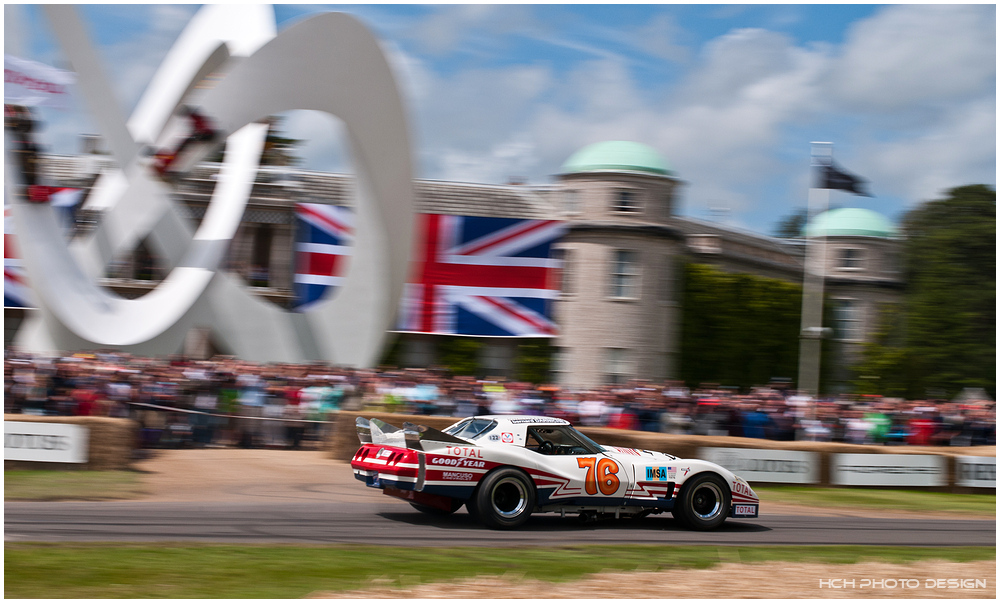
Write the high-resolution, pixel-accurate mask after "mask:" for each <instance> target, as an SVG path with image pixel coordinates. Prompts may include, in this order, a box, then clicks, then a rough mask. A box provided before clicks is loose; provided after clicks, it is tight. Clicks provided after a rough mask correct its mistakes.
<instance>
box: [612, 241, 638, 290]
mask: <svg viewBox="0 0 1000 603" xmlns="http://www.w3.org/2000/svg"><path fill="white" fill-rule="evenodd" d="M611 297H619V298H628V299H637V298H638V297H639V254H638V253H637V252H635V251H628V250H625V249H616V250H615V252H614V257H613V258H612V263H611Z"/></svg>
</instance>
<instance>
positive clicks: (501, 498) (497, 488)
mask: <svg viewBox="0 0 1000 603" xmlns="http://www.w3.org/2000/svg"><path fill="white" fill-rule="evenodd" d="M473 498H474V501H475V502H474V504H472V505H467V507H468V508H469V509H470V510H475V513H476V515H477V516H478V519H479V521H481V522H482V523H483V524H484V525H486V526H487V527H490V528H493V529H496V530H510V529H514V528H518V527H520V526H522V525H524V523H525V522H527V521H528V517H530V516H531V512H532V511H533V510H534V508H535V484H534V483H532V481H531V478H529V477H528V476H527V475H525V474H524V472H522V471H519V470H517V469H514V468H511V467H508V468H505V469H498V470H497V471H494V472H493V473H490V474H489V475H487V476H486V478H485V479H483V481H482V482H481V483H480V484H479V488H478V489H477V490H476V493H475V495H474V497H473Z"/></svg>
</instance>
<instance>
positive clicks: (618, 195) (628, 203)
mask: <svg viewBox="0 0 1000 603" xmlns="http://www.w3.org/2000/svg"><path fill="white" fill-rule="evenodd" d="M611 211H620V212H627V213H637V212H638V211H639V194H638V193H637V192H636V191H634V190H630V189H625V188H622V189H618V190H616V191H615V192H614V196H613V197H612V202H611Z"/></svg>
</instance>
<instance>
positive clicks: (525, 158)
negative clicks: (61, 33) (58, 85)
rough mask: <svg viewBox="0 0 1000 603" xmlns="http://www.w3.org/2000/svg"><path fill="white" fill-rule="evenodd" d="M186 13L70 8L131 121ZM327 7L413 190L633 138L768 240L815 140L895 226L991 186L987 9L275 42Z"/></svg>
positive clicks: (439, 17)
mask: <svg viewBox="0 0 1000 603" xmlns="http://www.w3.org/2000/svg"><path fill="white" fill-rule="evenodd" d="M197 8H198V7H197V5H92V6H91V5H84V6H80V7H79V9H80V10H81V13H82V14H83V16H84V20H85V22H86V23H87V25H88V27H90V32H91V36H92V38H93V39H94V40H95V41H96V43H97V46H98V48H99V50H100V52H101V55H102V57H103V59H104V61H105V64H106V66H107V67H108V70H109V73H113V74H114V78H113V79H114V82H115V85H116V92H117V94H118V97H119V99H120V102H121V103H122V106H123V107H124V108H126V110H131V108H132V107H134V105H135V103H136V102H137V101H138V99H139V96H140V95H141V93H142V90H143V89H144V88H145V86H146V84H147V83H148V81H149V79H150V78H151V77H152V75H153V73H154V71H155V69H156V68H157V66H158V65H159V63H160V61H162V59H163V56H164V55H165V54H166V52H167V51H168V50H169V48H170V46H171V44H172V43H173V41H174V40H175V39H176V37H177V35H178V34H179V33H180V31H181V30H182V28H183V27H184V25H185V24H186V22H187V21H188V19H190V17H191V15H192V14H193V13H194V12H195V11H196V10H197ZM326 10H340V11H344V12H349V13H352V14H354V15H356V16H358V17H359V18H360V19H361V20H362V21H363V22H365V23H366V24H367V25H368V26H369V27H371V28H372V30H373V31H374V32H375V33H376V35H377V36H378V37H379V39H380V40H381V41H382V43H383V46H384V48H385V50H386V52H387V54H388V56H389V58H390V61H391V63H392V64H393V66H394V69H395V70H396V73H397V76H398V77H399V80H400V85H401V88H402V90H403V94H404V97H405V99H406V102H407V106H408V108H409V111H410V117H411V127H412V129H413V133H414V147H415V148H414V157H415V160H416V164H417V174H418V176H419V177H422V178H431V179H440V180H456V181H467V182H484V183H502V182H506V181H507V180H508V179H510V178H512V177H518V178H526V179H527V180H528V182H529V183H532V184H545V183H550V182H552V181H553V176H554V175H555V174H557V173H558V172H559V168H560V166H561V165H562V162H563V161H565V160H566V159H567V158H568V157H569V156H570V155H571V154H572V153H573V152H574V151H576V150H577V149H579V148H581V147H582V146H584V145H586V144H589V143H592V142H598V141H601V140H635V141H637V142H642V143H644V144H648V145H650V146H652V147H653V148H655V149H657V150H658V151H660V152H661V153H662V154H663V155H664V156H665V157H666V159H667V161H668V163H670V164H671V165H672V166H673V168H674V169H675V170H676V172H677V175H678V176H679V177H680V178H681V179H682V180H683V181H684V182H685V185H684V187H683V188H682V190H681V197H680V209H679V211H680V212H681V213H682V214H685V215H691V216H695V217H700V218H708V217H709V216H710V215H712V214H711V213H710V208H723V209H725V210H727V211H726V212H723V213H722V214H716V218H715V219H720V220H725V221H727V222H729V223H731V224H733V225H736V226H741V227H744V228H749V229H751V230H755V231H758V232H765V233H769V232H771V231H772V230H773V228H774V225H775V224H776V223H777V222H778V221H779V220H780V219H781V218H782V217H783V216H785V215H787V214H788V213H790V212H791V211H793V210H794V209H795V208H797V207H802V206H804V205H805V199H806V195H807V188H808V178H809V174H808V165H809V150H810V147H809V143H810V141H813V140H824V141H831V142H833V143H834V144H835V157H836V159H837V160H838V162H839V163H840V164H841V165H843V166H844V167H845V168H846V169H848V170H849V171H851V172H853V173H855V174H858V175H860V176H863V177H865V178H866V179H868V180H869V181H870V184H869V188H870V189H871V190H872V192H873V193H874V194H875V196H876V197H875V198H874V199H867V198H861V197H854V196H850V195H847V194H843V193H834V195H833V201H834V203H837V204H840V205H848V206H858V207H867V208H869V209H873V210H876V211H879V212H881V213H884V214H886V215H887V216H889V217H890V218H893V219H898V218H899V217H900V216H901V215H902V213H903V212H905V211H906V210H907V209H908V208H910V207H913V206H914V205H915V204H917V203H919V202H921V201H924V200H928V199H932V198H936V197H937V196H939V195H940V194H941V192H942V191H943V190H945V189H947V188H949V187H952V186H959V185H963V184H970V183H986V184H990V185H995V183H996V8H995V6H994V5H982V4H981V5H859V4H846V5H845V4H839V5H796V4H781V5H732V6H727V5H685V4H679V5H661V4H657V5H625V6H619V5H575V4H555V5H530V4H529V5H496V6H491V5H440V6H438V5H435V6H431V5H377V4H370V5H277V6H276V7H275V16H276V20H277V23H278V30H279V32H280V31H281V30H282V29H283V28H284V27H285V26H287V24H288V23H290V22H292V21H294V20H296V19H300V18H303V17H305V16H307V15H308V14H311V13H315V12H320V11H326ZM5 17H6V19H5V46H6V48H5V50H6V51H7V52H14V53H15V54H19V55H20V56H23V57H24V58H29V59H33V60H38V61H42V62H45V63H48V64H52V65H56V66H65V65H66V63H65V60H64V59H63V57H62V56H61V54H60V51H59V49H58V47H57V46H55V44H54V43H53V40H52V38H51V34H50V32H49V30H48V26H47V25H46V24H45V21H44V16H43V15H42V14H41V11H40V10H39V8H38V7H36V6H30V5H24V6H9V5H8V6H5ZM43 117H44V118H45V119H46V122H47V128H46V131H45V132H44V134H43V136H44V139H43V142H45V144H47V145H48V146H49V148H50V149H51V150H53V151H55V152H64V153H71V152H76V150H77V148H78V144H79V143H78V135H79V134H81V133H84V132H93V131H95V129H94V127H93V125H92V124H91V122H90V120H89V117H88V116H87V115H86V111H85V109H84V108H83V106H82V103H77V107H75V108H74V109H71V110H70V111H65V112H56V111H49V110H46V111H45V112H44V113H43ZM286 124H287V128H288V130H289V134H290V135H292V136H295V137H300V138H303V139H305V140H307V145H306V146H305V148H304V149H303V154H304V156H305V158H306V161H307V167H310V168H314V169H321V170H331V171H347V170H349V162H348V161H347V156H346V153H345V151H344V147H343V141H342V138H341V136H340V134H339V125H338V124H337V122H336V120H334V119H331V118H329V117H328V116H325V115H318V114H312V113H308V112H296V113H294V114H291V115H289V116H288V119H287V122H286ZM719 215H721V216H724V217H718V216H719Z"/></svg>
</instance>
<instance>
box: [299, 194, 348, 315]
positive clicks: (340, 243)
mask: <svg viewBox="0 0 1000 603" xmlns="http://www.w3.org/2000/svg"><path fill="white" fill-rule="evenodd" d="M295 218H296V236H295V285H294V287H295V309H296V310H299V311H303V310H305V309H306V308H308V307H309V306H311V305H313V304H315V303H317V302H319V301H320V300H322V299H323V298H324V297H325V296H326V295H327V294H328V293H332V291H333V290H334V289H335V288H336V287H337V286H339V285H340V283H341V280H342V278H343V277H342V276H341V275H343V274H345V273H346V272H347V266H346V264H347V261H348V258H347V256H350V255H351V245H352V243H353V240H354V214H353V213H351V210H349V209H348V208H346V207H338V206H335V205H323V204H321V203H298V204H296V205H295Z"/></svg>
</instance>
